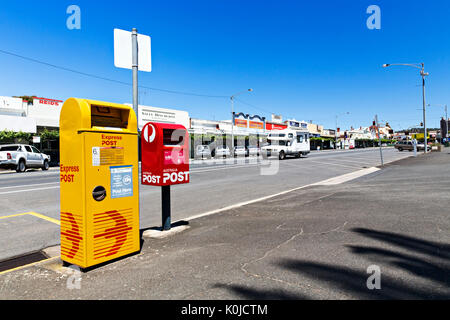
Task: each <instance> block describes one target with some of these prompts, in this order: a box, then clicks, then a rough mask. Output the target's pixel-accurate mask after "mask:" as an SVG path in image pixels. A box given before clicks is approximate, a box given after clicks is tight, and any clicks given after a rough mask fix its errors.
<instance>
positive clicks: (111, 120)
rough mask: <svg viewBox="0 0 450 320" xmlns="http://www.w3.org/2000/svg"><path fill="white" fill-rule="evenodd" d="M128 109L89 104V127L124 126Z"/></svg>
mask: <svg viewBox="0 0 450 320" xmlns="http://www.w3.org/2000/svg"><path fill="white" fill-rule="evenodd" d="M129 113H130V110H126V109H117V108H111V107H105V106H96V105H93V106H91V127H109V128H126V127H127V126H128V117H129Z"/></svg>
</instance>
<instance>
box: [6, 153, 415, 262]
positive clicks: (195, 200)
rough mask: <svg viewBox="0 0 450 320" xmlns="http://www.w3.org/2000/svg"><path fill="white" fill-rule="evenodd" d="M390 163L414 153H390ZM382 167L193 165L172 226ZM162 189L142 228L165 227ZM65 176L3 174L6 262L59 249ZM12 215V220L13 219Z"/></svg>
mask: <svg viewBox="0 0 450 320" xmlns="http://www.w3.org/2000/svg"><path fill="white" fill-rule="evenodd" d="M383 152H384V159H385V163H389V162H392V161H396V160H399V159H402V158H405V157H409V156H411V155H412V153H409V152H398V151H397V150H394V149H392V148H386V149H384V151H383ZM379 164H380V155H379V149H362V150H345V151H320V152H313V153H311V154H310V155H309V156H308V157H307V158H301V159H295V158H289V159H286V160H284V161H276V160H272V161H260V160H256V158H254V159H250V160H249V159H247V160H242V159H241V160H234V159H229V160H218V161H214V160H206V161H194V162H193V163H192V164H191V183H190V184H186V185H179V186H174V187H172V195H171V198H172V221H176V220H181V219H186V218H188V217H191V216H194V215H198V214H202V213H205V212H208V211H211V210H216V209H220V208H224V207H227V206H230V205H234V204H237V203H241V202H245V201H249V200H253V199H257V198H260V197H264V196H268V195H272V194H275V193H278V192H281V191H285V190H289V189H292V188H296V187H299V186H304V185H308V184H311V183H315V182H318V181H322V180H325V179H328V178H332V177H335V176H339V175H342V174H345V173H349V172H353V171H356V170H359V169H362V168H367V167H372V166H378V165H379ZM160 192H161V191H160V188H158V187H151V186H140V227H141V229H143V228H148V227H154V226H159V225H160V224H161V205H160V202H161V199H160V196H161V195H160ZM59 196H60V195H59V171H58V170H55V169H53V170H50V171H47V172H43V171H41V170H35V171H31V172H26V173H22V174H17V173H3V174H0V260H3V259H6V258H9V257H13V256H17V255H20V254H24V253H28V252H31V251H35V250H40V249H42V248H45V247H49V246H52V245H56V244H59V226H58V225H57V224H55V223H52V222H51V221H48V220H45V219H42V218H40V217H37V216H33V215H19V216H11V215H17V214H22V213H26V212H36V213H39V214H42V215H45V216H46V217H49V218H53V219H56V220H59ZM10 216H11V217H10Z"/></svg>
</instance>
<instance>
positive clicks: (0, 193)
mask: <svg viewBox="0 0 450 320" xmlns="http://www.w3.org/2000/svg"><path fill="white" fill-rule="evenodd" d="M49 189H59V186H54V187H47V188H36V189H26V190H15V191H7V192H0V195H2V194H11V193H19V192H29V191H42V190H49Z"/></svg>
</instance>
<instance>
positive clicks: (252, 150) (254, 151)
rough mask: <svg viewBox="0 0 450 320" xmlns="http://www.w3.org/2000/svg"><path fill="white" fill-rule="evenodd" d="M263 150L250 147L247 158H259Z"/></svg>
mask: <svg viewBox="0 0 450 320" xmlns="http://www.w3.org/2000/svg"><path fill="white" fill-rule="evenodd" d="M260 152H261V150H260V149H259V147H256V146H249V147H248V149H247V156H259V153H260Z"/></svg>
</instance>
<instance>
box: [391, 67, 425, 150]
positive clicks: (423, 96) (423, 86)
mask: <svg viewBox="0 0 450 320" xmlns="http://www.w3.org/2000/svg"><path fill="white" fill-rule="evenodd" d="M390 66H408V67H413V68H417V69H419V70H420V75H421V76H422V102H423V133H424V148H423V152H424V153H425V154H426V153H427V149H428V148H427V144H428V143H427V124H426V107H425V106H426V104H425V77H426V76H428V75H429V73H428V72H425V64H424V63H423V62H422V63H385V64H383V68H387V67H390Z"/></svg>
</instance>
